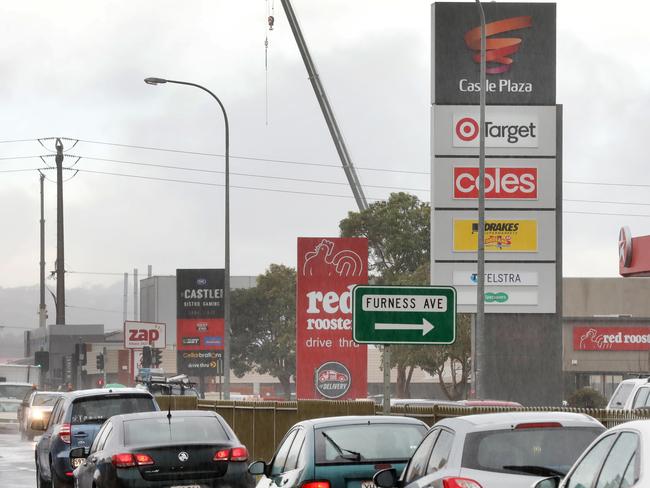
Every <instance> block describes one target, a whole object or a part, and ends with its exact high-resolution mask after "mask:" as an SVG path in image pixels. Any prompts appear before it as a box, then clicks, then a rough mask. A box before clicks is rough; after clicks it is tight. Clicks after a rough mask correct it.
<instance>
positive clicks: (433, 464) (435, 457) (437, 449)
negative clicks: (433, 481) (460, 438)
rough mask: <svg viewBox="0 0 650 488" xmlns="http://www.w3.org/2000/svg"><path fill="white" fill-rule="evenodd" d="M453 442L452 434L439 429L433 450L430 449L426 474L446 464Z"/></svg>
mask: <svg viewBox="0 0 650 488" xmlns="http://www.w3.org/2000/svg"><path fill="white" fill-rule="evenodd" d="M453 442H454V434H452V433H451V432H449V431H447V430H444V429H443V430H441V431H440V435H439V436H438V439H437V440H436V444H435V445H434V446H433V451H431V457H430V458H429V465H428V466H427V474H429V473H435V472H436V471H438V470H439V469H442V468H443V467H444V466H445V464H447V461H448V460H449V453H450V452H451V446H452V444H453Z"/></svg>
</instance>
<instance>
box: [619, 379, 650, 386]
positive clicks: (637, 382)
mask: <svg viewBox="0 0 650 488" xmlns="http://www.w3.org/2000/svg"><path fill="white" fill-rule="evenodd" d="M623 383H625V384H633V385H643V384H645V383H650V377H648V378H628V379H626V380H623V381H621V383H620V384H623Z"/></svg>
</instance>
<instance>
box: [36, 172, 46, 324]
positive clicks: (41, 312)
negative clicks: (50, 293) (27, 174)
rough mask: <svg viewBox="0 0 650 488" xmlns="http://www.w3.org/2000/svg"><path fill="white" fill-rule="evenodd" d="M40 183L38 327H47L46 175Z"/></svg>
mask: <svg viewBox="0 0 650 488" xmlns="http://www.w3.org/2000/svg"><path fill="white" fill-rule="evenodd" d="M40 175H41V178H40V180H41V181H40V183H41V262H40V267H41V269H40V272H41V273H40V279H41V290H40V292H41V295H40V298H41V301H40V304H39V305H38V327H39V328H43V327H45V321H46V318H47V309H46V308H45V203H44V199H45V192H44V190H43V181H44V180H45V175H44V174H43V173H40Z"/></svg>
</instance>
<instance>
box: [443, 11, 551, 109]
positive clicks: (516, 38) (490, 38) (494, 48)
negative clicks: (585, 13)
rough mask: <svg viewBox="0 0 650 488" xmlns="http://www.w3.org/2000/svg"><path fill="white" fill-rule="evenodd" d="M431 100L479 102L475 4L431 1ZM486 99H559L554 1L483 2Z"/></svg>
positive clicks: (548, 101) (524, 101)
mask: <svg viewBox="0 0 650 488" xmlns="http://www.w3.org/2000/svg"><path fill="white" fill-rule="evenodd" d="M432 9H433V11H432V17H433V18H432V27H431V30H432V42H433V47H432V56H433V65H434V73H435V74H434V77H433V80H432V81H433V89H432V91H431V93H432V94H433V97H434V100H433V103H436V104H478V103H479V92H480V89H481V86H480V81H479V69H478V64H479V62H480V45H481V30H480V19H479V15H478V13H477V11H476V6H475V5H474V3H468V2H462V3H461V2H436V3H435V4H434V5H433V6H432ZM483 9H484V11H485V18H486V26H485V27H486V36H487V46H486V47H487V80H486V86H485V88H486V91H487V93H488V100H489V102H488V103H497V104H498V103H505V104H508V103H509V104H530V105H553V104H555V11H556V9H555V4H552V3H542V4H539V3H495V2H485V3H484V4H483Z"/></svg>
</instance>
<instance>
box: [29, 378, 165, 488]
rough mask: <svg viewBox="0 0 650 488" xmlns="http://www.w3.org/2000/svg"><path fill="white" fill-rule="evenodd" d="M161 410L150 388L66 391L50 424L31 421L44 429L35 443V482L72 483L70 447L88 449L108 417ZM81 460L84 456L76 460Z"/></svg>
mask: <svg viewBox="0 0 650 488" xmlns="http://www.w3.org/2000/svg"><path fill="white" fill-rule="evenodd" d="M157 410H159V407H158V404H157V403H156V400H155V399H154V397H153V396H152V395H151V393H149V392H148V391H144V390H139V389H135V388H119V389H114V390H113V389H94V390H79V391H73V392H68V393H65V394H64V395H63V396H61V398H59V399H58V400H57V402H56V404H55V405H54V409H53V410H52V414H51V415H50V417H49V421H48V422H47V426H45V425H44V424H43V421H42V420H35V421H32V422H31V425H30V427H31V428H32V429H33V430H34V431H44V432H43V434H42V436H41V438H40V440H39V441H38V443H37V444H36V450H35V461H36V482H37V484H38V486H39V487H49V486H50V485H51V486H52V488H58V487H60V486H67V487H70V486H72V470H73V469H74V467H75V466H74V465H72V464H70V450H71V449H74V448H76V447H81V448H83V449H89V448H90V446H91V445H92V444H93V441H94V440H95V436H96V434H97V432H98V431H99V429H101V427H102V425H103V424H104V422H105V421H106V420H108V419H109V418H110V417H112V416H113V415H118V414H125V413H133V412H150V411H157ZM75 463H81V459H77V460H75Z"/></svg>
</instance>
